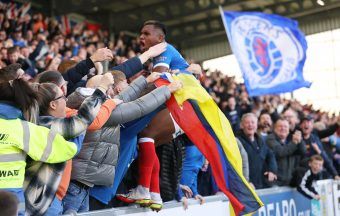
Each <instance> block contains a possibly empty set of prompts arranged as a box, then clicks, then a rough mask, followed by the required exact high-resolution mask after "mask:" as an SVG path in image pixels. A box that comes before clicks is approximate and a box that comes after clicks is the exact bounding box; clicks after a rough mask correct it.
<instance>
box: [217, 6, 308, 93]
mask: <svg viewBox="0 0 340 216" xmlns="http://www.w3.org/2000/svg"><path fill="white" fill-rule="evenodd" d="M220 11H221V15H222V20H223V24H224V27H225V29H226V32H227V36H228V40H229V43H230V46H231V49H232V51H233V53H234V54H235V56H236V59H237V61H238V63H239V65H240V68H241V71H242V74H243V78H244V83H245V86H246V88H247V91H248V94H249V95H250V96H256V95H263V94H277V93H284V92H291V91H293V90H295V89H298V88H301V87H308V88H309V87H310V85H311V83H310V82H307V81H305V80H304V78H303V75H302V71H303V66H304V64H305V60H306V49H307V42H306V39H305V36H304V34H303V33H302V32H301V31H300V30H299V28H298V23H297V22H296V21H295V20H292V19H288V18H285V17H281V16H278V15H273V14H264V13H258V12H230V11H223V10H222V9H221V8H220Z"/></svg>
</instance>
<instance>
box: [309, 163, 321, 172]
mask: <svg viewBox="0 0 340 216" xmlns="http://www.w3.org/2000/svg"><path fill="white" fill-rule="evenodd" d="M309 167H310V168H311V170H312V172H313V173H314V174H317V173H319V172H320V171H321V170H322V167H323V161H319V160H313V161H311V162H309Z"/></svg>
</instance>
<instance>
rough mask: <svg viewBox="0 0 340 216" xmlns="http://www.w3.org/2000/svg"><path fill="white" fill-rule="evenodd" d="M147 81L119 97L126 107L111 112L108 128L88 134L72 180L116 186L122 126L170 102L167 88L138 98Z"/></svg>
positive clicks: (142, 78)
mask: <svg viewBox="0 0 340 216" xmlns="http://www.w3.org/2000/svg"><path fill="white" fill-rule="evenodd" d="M146 86H147V82H146V79H145V78H144V77H139V78H138V79H136V80H135V81H134V82H132V83H131V85H130V86H129V87H128V88H127V89H126V90H125V91H123V92H122V93H120V94H119V95H117V98H120V99H121V100H123V101H124V103H122V104H120V105H118V106H117V107H116V109H115V110H113V111H112V113H111V116H110V118H109V119H108V121H107V122H106V123H105V125H104V126H103V127H102V128H101V129H100V130H97V131H93V132H87V134H86V136H85V140H84V143H83V147H82V149H81V151H80V153H79V154H78V155H77V157H76V158H75V159H73V163H72V175H71V179H73V180H77V181H80V182H82V183H84V184H86V185H88V186H91V187H92V186H93V185H104V186H111V185H112V184H113V180H114V176H115V170H116V165H117V161H118V157H119V155H118V153H119V146H120V141H119V138H120V124H122V123H125V122H129V121H132V120H135V119H137V118H140V117H142V116H144V115H146V114H148V113H150V112H152V111H154V110H155V109H156V108H158V107H159V106H161V105H162V104H164V103H165V101H166V100H167V99H169V98H170V95H171V93H170V91H169V89H168V88H167V87H166V86H162V87H159V88H157V89H155V90H153V91H152V92H150V93H148V94H146V95H144V96H142V97H140V98H139V96H140V94H141V92H142V91H143V90H144V89H145V88H146Z"/></svg>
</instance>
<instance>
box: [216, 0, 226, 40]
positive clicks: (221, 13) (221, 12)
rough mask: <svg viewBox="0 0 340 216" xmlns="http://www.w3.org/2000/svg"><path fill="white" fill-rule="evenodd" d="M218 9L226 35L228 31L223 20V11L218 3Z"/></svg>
mask: <svg viewBox="0 0 340 216" xmlns="http://www.w3.org/2000/svg"><path fill="white" fill-rule="evenodd" d="M218 9H219V10H220V15H221V19H222V22H223V27H224V30H225V32H226V33H227V35H228V31H227V28H226V27H227V23H226V22H225V19H224V12H223V8H222V6H221V5H218Z"/></svg>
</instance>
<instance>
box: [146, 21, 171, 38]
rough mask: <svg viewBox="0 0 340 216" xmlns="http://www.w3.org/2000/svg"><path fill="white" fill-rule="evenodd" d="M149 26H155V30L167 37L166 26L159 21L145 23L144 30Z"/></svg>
mask: <svg viewBox="0 0 340 216" xmlns="http://www.w3.org/2000/svg"><path fill="white" fill-rule="evenodd" d="M147 25H153V26H154V27H155V28H157V29H159V30H161V31H162V32H163V34H164V36H166V32H167V29H166V26H165V25H164V24H163V23H161V22H160V21H157V20H148V21H145V22H144V24H143V26H142V28H143V27H144V26H147Z"/></svg>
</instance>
